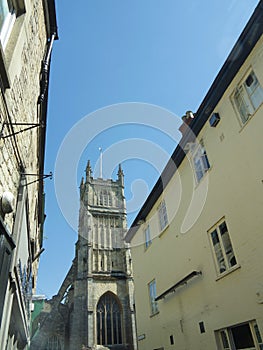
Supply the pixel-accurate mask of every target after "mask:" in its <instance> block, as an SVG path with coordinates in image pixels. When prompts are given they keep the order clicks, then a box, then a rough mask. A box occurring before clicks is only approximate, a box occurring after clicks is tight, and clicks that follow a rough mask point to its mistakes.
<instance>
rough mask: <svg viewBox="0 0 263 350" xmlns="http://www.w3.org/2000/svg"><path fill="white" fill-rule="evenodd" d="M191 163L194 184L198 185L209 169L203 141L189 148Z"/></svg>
mask: <svg viewBox="0 0 263 350" xmlns="http://www.w3.org/2000/svg"><path fill="white" fill-rule="evenodd" d="M191 154H192V163H193V168H194V170H195V178H196V182H197V183H199V182H200V181H201V180H202V178H203V177H204V176H205V174H206V173H207V171H208V170H209V169H210V163H209V160H208V156H207V153H206V149H205V147H204V142H203V140H200V142H199V143H194V144H193V145H192V146H191Z"/></svg>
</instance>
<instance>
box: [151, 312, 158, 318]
mask: <svg viewBox="0 0 263 350" xmlns="http://www.w3.org/2000/svg"><path fill="white" fill-rule="evenodd" d="M159 313H160V311H156V312H155V313H154V314H151V315H150V318H152V317H154V316H157V315H158V314H159Z"/></svg>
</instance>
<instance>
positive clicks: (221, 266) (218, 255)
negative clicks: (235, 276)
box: [211, 230, 226, 273]
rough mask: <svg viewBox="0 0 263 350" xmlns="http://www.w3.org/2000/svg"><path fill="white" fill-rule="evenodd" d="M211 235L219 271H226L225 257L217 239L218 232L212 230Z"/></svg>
mask: <svg viewBox="0 0 263 350" xmlns="http://www.w3.org/2000/svg"><path fill="white" fill-rule="evenodd" d="M211 237H212V242H213V246H214V251H215V256H216V262H217V267H218V270H219V272H220V273H222V272H224V271H226V264H225V259H224V255H223V252H222V247H221V244H220V241H219V237H218V233H217V230H214V231H213V232H212V233H211Z"/></svg>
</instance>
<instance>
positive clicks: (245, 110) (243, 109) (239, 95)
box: [234, 87, 253, 124]
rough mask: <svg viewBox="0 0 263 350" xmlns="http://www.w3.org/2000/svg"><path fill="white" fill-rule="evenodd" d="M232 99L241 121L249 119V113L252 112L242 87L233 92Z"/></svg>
mask: <svg viewBox="0 0 263 350" xmlns="http://www.w3.org/2000/svg"><path fill="white" fill-rule="evenodd" d="M234 100H235V104H236V106H237V109H238V111H239V114H240V118H241V121H242V123H243V124H244V123H246V121H247V120H248V119H249V116H250V114H252V113H253V109H252V106H251V104H250V101H249V99H248V96H247V95H246V94H245V92H244V90H243V88H242V87H240V88H239V89H238V90H237V91H236V92H235V96H234Z"/></svg>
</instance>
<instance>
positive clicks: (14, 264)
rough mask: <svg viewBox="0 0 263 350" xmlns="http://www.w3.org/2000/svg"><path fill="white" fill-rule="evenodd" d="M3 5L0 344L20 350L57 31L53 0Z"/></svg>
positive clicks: (37, 238) (38, 236) (35, 250)
mask: <svg viewBox="0 0 263 350" xmlns="http://www.w3.org/2000/svg"><path fill="white" fill-rule="evenodd" d="M3 4H4V5H5V4H6V6H7V4H9V6H13V7H14V11H13V9H12V8H11V7H10V8H9V13H8V14H7V15H6V16H5V19H4V22H3V23H4V24H3V25H1V26H0V88H1V90H0V132H1V134H0V174H1V176H0V199H1V202H0V258H1V264H2V266H1V268H0V324H1V327H0V348H1V349H6V347H7V348H8V349H17V348H19V349H23V348H25V347H26V345H27V344H28V342H29V322H30V308H31V295H32V292H33V291H34V289H35V286H36V279H37V269H38V260H39V253H40V252H41V247H42V230H43V220H42V219H43V204H42V201H43V180H42V179H41V174H42V173H43V169H44V145H45V122H46V106H47V93H46V94H45V96H44V97H43V99H42V100H41V101H40V100H39V95H40V94H41V79H42V76H43V61H44V60H45V57H46V52H47V50H48V49H49V48H51V46H52V43H53V40H54V39H57V32H56V18H55V7H54V1H53V0H43V1H42V0H34V1H30V0H20V1H6V0H3ZM11 17H12V19H13V20H12V21H9V18H11ZM51 25H53V27H52V28H51ZM5 28H9V30H8V31H5ZM4 32H5V33H8V35H6V39H5V37H4V35H3V33H4ZM49 63H50V62H47V66H48V67H49ZM48 69H49V68H48ZM46 78H47V80H46V85H45V87H46V89H48V75H47V76H46ZM33 124H34V125H33ZM35 124H37V125H38V126H36V125H35ZM40 124H41V125H42V127H40V126H39V125H40ZM33 126H34V127H33ZM24 129H28V130H25V131H23V130H24ZM29 174H30V175H29ZM35 180H37V181H35ZM4 198H5V200H7V204H6V206H3V203H4Z"/></svg>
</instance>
